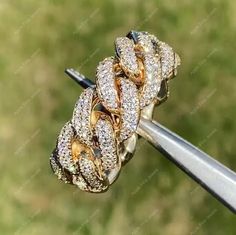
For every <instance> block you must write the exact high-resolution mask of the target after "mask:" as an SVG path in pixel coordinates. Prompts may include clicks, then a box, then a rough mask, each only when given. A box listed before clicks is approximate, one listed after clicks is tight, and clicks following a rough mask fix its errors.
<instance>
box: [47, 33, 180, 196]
mask: <svg viewBox="0 0 236 235" xmlns="http://www.w3.org/2000/svg"><path fill="white" fill-rule="evenodd" d="M115 51H116V53H115V56H114V57H108V58H105V59H104V60H103V61H101V62H100V63H99V64H98V67H97V71H96V87H95V88H87V89H85V90H84V91H83V92H82V94H81V95H80V97H79V99H78V100H77V102H76V104H75V108H74V111H73V115H72V118H71V120H70V121H68V122H67V123H66V124H65V125H64V127H63V128H62V130H61V132H60V134H59V136H58V138H57V143H56V148H55V149H54V151H53V153H52V155H51V157H50V164H51V167H52V170H53V172H54V173H55V174H56V175H57V177H58V178H59V179H60V180H62V181H64V182H65V183H70V184H74V185H76V186H78V187H79V188H80V189H81V190H83V191H88V192H104V191H106V190H107V189H108V188H109V186H110V185H111V184H112V183H113V182H114V181H115V180H116V179H117V177H118V175H119V173H120V170H121V167H122V166H123V165H124V164H125V163H127V162H128V161H129V160H130V158H131V157H132V156H133V153H134V150H135V147H136V142H137V134H136V130H137V127H138V124H139V120H140V117H141V116H142V117H144V118H148V119H151V117H152V112H153V108H154V106H156V105H159V104H161V103H162V102H163V101H165V100H166V99H167V97H168V81H169V80H170V79H171V78H173V77H174V76H176V74H177V66H178V65H180V58H179V56H178V55H177V54H176V53H175V52H174V51H173V49H172V48H171V47H170V46H169V45H168V44H166V43H164V42H162V41H160V40H158V39H157V38H156V37H155V36H154V35H151V34H149V33H147V32H135V31H131V32H129V33H128V34H127V36H126V37H119V38H117V39H116V40H115Z"/></svg>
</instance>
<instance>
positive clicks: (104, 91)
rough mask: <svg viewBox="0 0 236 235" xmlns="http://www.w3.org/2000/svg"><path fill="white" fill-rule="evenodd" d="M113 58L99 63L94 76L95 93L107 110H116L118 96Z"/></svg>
mask: <svg viewBox="0 0 236 235" xmlns="http://www.w3.org/2000/svg"><path fill="white" fill-rule="evenodd" d="M113 64H114V58H113V57H109V58H106V59H104V60H103V61H102V62H100V63H99V65H98V67H97V74H96V77H97V79H96V85H97V93H98V96H99V98H100V99H101V101H102V104H103V105H104V106H105V107H106V108H107V109H109V110H117V108H118V95H117V89H116V85H115V74H114V70H113Z"/></svg>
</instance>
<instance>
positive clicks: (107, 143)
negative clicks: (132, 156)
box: [96, 118, 118, 172]
mask: <svg viewBox="0 0 236 235" xmlns="http://www.w3.org/2000/svg"><path fill="white" fill-rule="evenodd" d="M96 136H97V138H98V143H99V148H100V150H101V155H102V156H101V161H102V167H103V169H104V170H105V171H108V172H110V171H111V170H112V169H114V168H115V167H116V166H117V164H118V156H117V151H116V147H117V146H116V136H115V132H114V129H113V127H112V123H111V122H110V121H109V120H108V119H102V118H100V119H99V120H98V121H97V123H96Z"/></svg>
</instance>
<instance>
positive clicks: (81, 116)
mask: <svg viewBox="0 0 236 235" xmlns="http://www.w3.org/2000/svg"><path fill="white" fill-rule="evenodd" d="M94 93H95V91H94V89H92V88H87V89H86V90H84V91H83V92H82V93H81V95H80V97H79V99H78V101H77V102H76V104H75V108H74V112H73V116H72V120H71V122H72V124H73V126H74V128H75V131H76V134H77V136H78V139H79V140H80V142H81V143H85V144H87V145H88V146H92V144H93V143H92V137H93V134H92V130H91V126H90V117H91V110H92V102H93V96H94Z"/></svg>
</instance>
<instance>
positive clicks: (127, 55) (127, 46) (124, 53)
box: [115, 37, 139, 75]
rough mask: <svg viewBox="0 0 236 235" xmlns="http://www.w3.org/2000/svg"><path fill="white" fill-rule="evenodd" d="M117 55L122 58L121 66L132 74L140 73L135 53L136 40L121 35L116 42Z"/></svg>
mask: <svg viewBox="0 0 236 235" xmlns="http://www.w3.org/2000/svg"><path fill="white" fill-rule="evenodd" d="M115 45H116V51H117V55H118V57H119V58H120V63H121V67H122V68H123V69H124V71H125V72H128V73H131V74H132V75H134V74H138V73H139V69H138V61H137V57H136V55H135V50H134V42H133V41H132V40H130V39H129V38H127V37H119V38H117V39H116V42H115Z"/></svg>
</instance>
